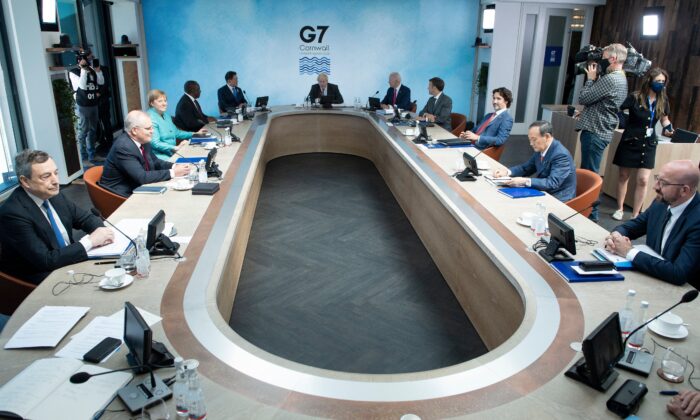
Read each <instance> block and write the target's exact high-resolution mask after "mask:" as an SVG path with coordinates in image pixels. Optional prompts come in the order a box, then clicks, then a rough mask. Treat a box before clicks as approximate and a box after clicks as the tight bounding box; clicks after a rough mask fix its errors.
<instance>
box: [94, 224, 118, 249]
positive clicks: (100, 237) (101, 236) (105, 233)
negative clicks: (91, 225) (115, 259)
mask: <svg viewBox="0 0 700 420" xmlns="http://www.w3.org/2000/svg"><path fill="white" fill-rule="evenodd" d="M88 237H89V238H90V242H92V246H93V248H97V247H98V246H104V245H108V244H111V243H112V242H114V232H113V231H112V229H110V228H107V227H98V228H97V229H95V230H93V231H92V233H91V234H90V235H88Z"/></svg>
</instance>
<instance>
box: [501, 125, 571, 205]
mask: <svg viewBox="0 0 700 420" xmlns="http://www.w3.org/2000/svg"><path fill="white" fill-rule="evenodd" d="M527 136H528V138H529V139H530V146H532V148H533V149H534V150H535V153H534V154H533V155H532V157H531V158H530V160H528V161H527V162H525V163H523V164H522V165H518V166H513V167H512V168H509V169H506V170H504V169H498V170H496V171H494V172H493V175H494V176H496V177H504V176H512V177H514V178H511V180H510V181H509V182H508V183H507V185H509V186H511V187H531V188H534V189H536V190H541V191H546V192H548V193H549V194H551V195H553V196H554V197H556V198H558V199H559V200H560V201H568V200H571V199H572V198H574V197H575V196H576V166H574V160H573V159H572V158H571V154H570V153H569V151H568V150H566V147H564V145H562V144H561V143H559V141H558V140H555V139H554V137H552V124H550V123H549V121H535V122H534V123H532V124H530V129H529V130H528V133H527ZM526 176H532V177H531V178H524V177H526Z"/></svg>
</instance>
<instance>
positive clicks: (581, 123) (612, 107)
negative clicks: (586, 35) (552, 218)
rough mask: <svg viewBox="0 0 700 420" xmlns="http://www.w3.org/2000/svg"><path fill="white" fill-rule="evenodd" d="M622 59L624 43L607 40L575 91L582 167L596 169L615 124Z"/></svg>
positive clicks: (623, 89)
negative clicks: (576, 94)
mask: <svg viewBox="0 0 700 420" xmlns="http://www.w3.org/2000/svg"><path fill="white" fill-rule="evenodd" d="M626 59H627V48H625V46H624V45H622V44H610V45H608V46H607V47H605V48H603V57H602V59H601V60H600V64H598V63H595V62H592V63H589V64H588V67H587V68H586V75H587V78H588V80H586V83H585V84H584V86H583V89H582V90H581V94H580V95H579V103H580V104H581V105H585V108H584V109H583V111H582V112H581V115H580V117H579V120H578V122H577V123H576V130H580V131H581V168H582V169H588V170H590V171H593V172H595V173H598V171H599V170H600V160H601V158H602V156H603V152H604V151H605V148H606V147H608V144H610V142H611V141H612V137H613V132H614V131H615V129H616V128H617V125H618V118H617V111H618V109H619V108H620V105H622V102H623V101H624V100H625V98H626V97H627V79H626V78H625V73H624V72H623V71H622V65H623V64H624V62H625V60H626ZM599 71H600V77H599V76H598V72H599ZM589 218H590V219H591V220H593V221H595V222H597V221H598V206H594V207H593V210H592V211H591V215H590V216H589Z"/></svg>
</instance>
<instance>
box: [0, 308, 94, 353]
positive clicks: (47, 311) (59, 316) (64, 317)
mask: <svg viewBox="0 0 700 420" xmlns="http://www.w3.org/2000/svg"><path fill="white" fill-rule="evenodd" d="M88 310H90V308H88V307H82V306H44V307H43V308H41V309H39V310H38V311H37V313H35V314H34V316H32V317H31V318H29V320H28V321H27V322H25V323H24V325H22V326H21V327H20V329H19V330H17V332H16V333H15V334H14V335H13V336H12V338H10V339H9V340H8V341H7V343H5V348H6V349H20V348H31V347H56V345H57V344H58V343H59V342H60V341H61V339H62V338H63V337H64V336H65V335H66V334H68V331H70V330H71V328H73V326H75V324H77V323H78V321H80V318H82V317H83V316H85V314H86V313H87V311H88Z"/></svg>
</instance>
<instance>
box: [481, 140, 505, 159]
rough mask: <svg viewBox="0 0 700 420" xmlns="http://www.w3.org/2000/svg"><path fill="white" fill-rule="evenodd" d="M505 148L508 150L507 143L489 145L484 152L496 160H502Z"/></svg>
mask: <svg viewBox="0 0 700 420" xmlns="http://www.w3.org/2000/svg"><path fill="white" fill-rule="evenodd" d="M504 150H506V145H505V144H502V145H500V146H491V147H487V148H486V149H484V152H483V153H484V154H485V155H486V156H488V157H490V158H491V159H493V160H495V161H500V160H501V155H502V154H503V151H504Z"/></svg>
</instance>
